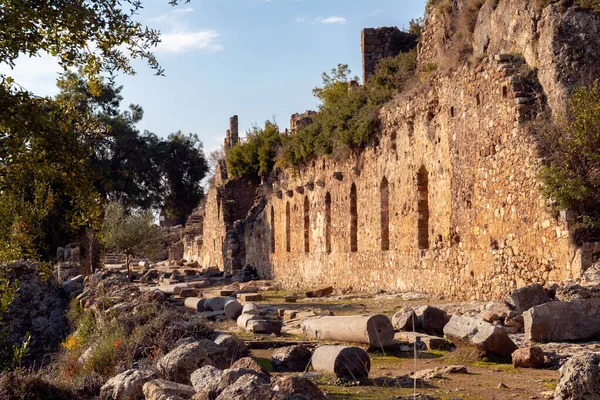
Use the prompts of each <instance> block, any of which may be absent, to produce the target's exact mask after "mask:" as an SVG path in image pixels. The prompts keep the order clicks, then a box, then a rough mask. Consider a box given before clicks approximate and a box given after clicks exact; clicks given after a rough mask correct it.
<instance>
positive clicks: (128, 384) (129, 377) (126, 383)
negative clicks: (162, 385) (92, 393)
mask: <svg viewBox="0 0 600 400" xmlns="http://www.w3.org/2000/svg"><path fill="white" fill-rule="evenodd" d="M153 377H154V373H152V372H149V371H138V370H136V369H128V370H127V371H125V372H122V373H120V374H119V375H117V376H113V377H112V378H110V379H109V380H108V381H107V382H106V383H105V384H104V385H103V386H102V388H101V389H100V398H101V399H103V400H137V399H139V398H140V397H142V396H143V392H142V387H143V386H144V384H145V383H146V382H148V381H150V380H152V379H153Z"/></svg>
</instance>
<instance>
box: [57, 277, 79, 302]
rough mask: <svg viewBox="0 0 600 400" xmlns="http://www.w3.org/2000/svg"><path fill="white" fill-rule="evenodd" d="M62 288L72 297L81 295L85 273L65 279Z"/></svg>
mask: <svg viewBox="0 0 600 400" xmlns="http://www.w3.org/2000/svg"><path fill="white" fill-rule="evenodd" d="M62 288H63V290H64V291H65V292H67V294H69V295H70V296H71V297H75V296H77V295H79V293H81V292H82V291H83V275H77V276H76V277H75V278H72V279H69V280H68V281H65V283H63V285H62Z"/></svg>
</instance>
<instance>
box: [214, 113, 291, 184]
mask: <svg viewBox="0 0 600 400" xmlns="http://www.w3.org/2000/svg"><path fill="white" fill-rule="evenodd" d="M281 141H282V135H281V133H280V132H279V127H278V126H277V124H276V123H275V122H274V121H266V122H265V126H264V128H259V127H258V126H254V127H252V129H251V130H250V131H248V132H247V133H246V139H245V140H244V141H243V142H240V143H238V144H237V145H235V146H234V147H233V148H231V149H229V150H227V151H226V161H227V169H228V170H229V171H230V172H231V174H232V175H233V176H234V177H237V178H240V177H246V178H248V179H250V180H251V181H253V182H259V181H260V179H259V174H260V173H269V172H271V170H272V169H273V167H274V165H275V158H276V155H277V152H278V151H279V148H280V147H281Z"/></svg>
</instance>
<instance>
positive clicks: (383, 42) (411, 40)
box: [361, 27, 417, 83]
mask: <svg viewBox="0 0 600 400" xmlns="http://www.w3.org/2000/svg"><path fill="white" fill-rule="evenodd" d="M416 39H417V38H416V37H415V36H414V35H411V34H408V33H405V32H402V31H401V30H399V29H398V28H396V27H391V28H388V27H386V28H376V29H374V28H367V29H364V30H363V31H362V35H361V48H362V57H363V83H364V82H366V81H367V79H369V77H370V76H371V75H373V74H374V73H375V68H376V67H377V63H378V62H379V60H381V59H382V58H384V57H394V56H397V55H398V54H400V53H401V52H405V51H408V50H411V49H413V48H415V47H416V45H417V41H416Z"/></svg>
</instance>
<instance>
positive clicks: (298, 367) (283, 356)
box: [271, 345, 312, 372]
mask: <svg viewBox="0 0 600 400" xmlns="http://www.w3.org/2000/svg"><path fill="white" fill-rule="evenodd" d="M311 356H312V351H311V350H310V349H309V348H308V347H307V346H303V345H296V346H288V347H281V348H279V349H276V350H275V351H274V352H273V355H272V356H271V365H273V370H274V371H276V372H303V371H305V370H306V367H307V366H308V364H309V363H310V357H311Z"/></svg>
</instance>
